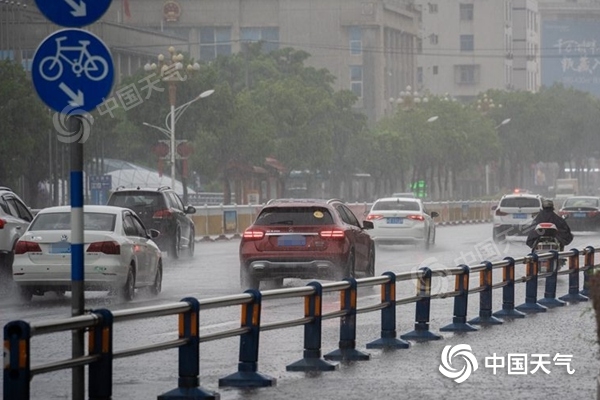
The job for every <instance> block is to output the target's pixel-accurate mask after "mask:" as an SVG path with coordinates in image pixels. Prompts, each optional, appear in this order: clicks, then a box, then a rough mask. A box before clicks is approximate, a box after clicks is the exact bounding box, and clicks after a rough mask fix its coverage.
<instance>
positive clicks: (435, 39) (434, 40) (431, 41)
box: [429, 33, 439, 44]
mask: <svg viewBox="0 0 600 400" xmlns="http://www.w3.org/2000/svg"><path fill="white" fill-rule="evenodd" d="M438 40H439V37H438V35H436V34H435V33H432V34H431V35H429V44H438Z"/></svg>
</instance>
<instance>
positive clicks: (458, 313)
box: [440, 264, 479, 332]
mask: <svg viewBox="0 0 600 400" xmlns="http://www.w3.org/2000/svg"><path fill="white" fill-rule="evenodd" d="M458 268H461V269H462V273H460V274H458V275H456V279H455V284H454V286H455V288H454V290H455V291H457V292H460V293H459V294H458V295H457V296H456V297H454V317H453V318H452V323H451V324H448V325H446V326H444V327H442V328H440V331H442V332H473V331H477V330H479V329H478V328H476V327H474V326H473V325H470V324H469V323H467V309H468V304H469V277H470V275H471V269H470V268H469V266H468V265H464V264H462V265H459V266H458Z"/></svg>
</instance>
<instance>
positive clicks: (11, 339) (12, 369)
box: [3, 321, 31, 400]
mask: <svg viewBox="0 0 600 400" xmlns="http://www.w3.org/2000/svg"><path fill="white" fill-rule="evenodd" d="M30 342H31V326H30V325H29V324H28V323H27V322H25V321H11V322H9V323H8V324H6V325H4V374H3V379H4V385H3V393H4V394H3V398H4V400H12V399H19V400H29V394H30V388H29V382H30V381H31V351H30V350H31V347H30Z"/></svg>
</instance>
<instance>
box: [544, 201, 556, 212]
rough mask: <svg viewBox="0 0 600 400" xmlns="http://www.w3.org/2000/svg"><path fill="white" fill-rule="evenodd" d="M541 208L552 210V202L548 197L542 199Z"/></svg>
mask: <svg viewBox="0 0 600 400" xmlns="http://www.w3.org/2000/svg"><path fill="white" fill-rule="evenodd" d="M542 208H543V209H544V210H550V211H552V210H554V202H553V201H552V200H550V199H544V200H542Z"/></svg>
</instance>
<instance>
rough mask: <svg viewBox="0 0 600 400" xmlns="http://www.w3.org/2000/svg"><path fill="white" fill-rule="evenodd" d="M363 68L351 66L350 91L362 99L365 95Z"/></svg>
mask: <svg viewBox="0 0 600 400" xmlns="http://www.w3.org/2000/svg"><path fill="white" fill-rule="evenodd" d="M362 75H363V67H362V65H351V66H350V89H351V90H352V92H354V94H355V95H356V96H358V97H359V98H362V94H363V76H362Z"/></svg>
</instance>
